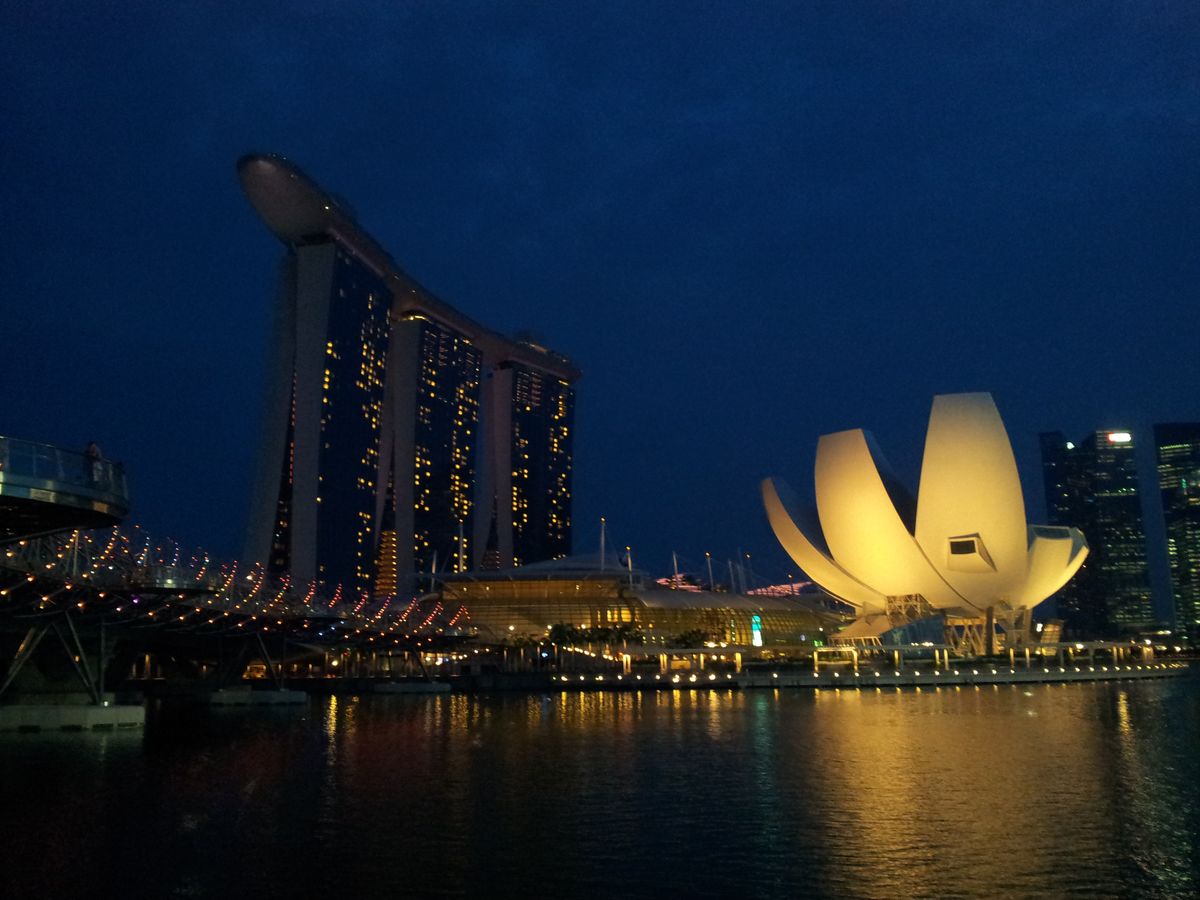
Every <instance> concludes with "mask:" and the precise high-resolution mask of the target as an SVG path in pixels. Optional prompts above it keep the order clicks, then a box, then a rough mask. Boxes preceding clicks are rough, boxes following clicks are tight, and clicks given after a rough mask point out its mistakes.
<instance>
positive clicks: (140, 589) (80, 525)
mask: <svg viewBox="0 0 1200 900" xmlns="http://www.w3.org/2000/svg"><path fill="white" fill-rule="evenodd" d="M127 510H128V500H127V495H126V491H125V479H124V473H123V472H122V471H121V469H120V466H119V465H118V464H116V463H112V462H109V461H106V460H99V459H97V458H95V457H94V456H88V455H86V454H78V453H72V452H70V451H64V450H61V449H58V448H53V447H49V446H47V445H33V444H28V443H26V442H16V441H12V440H11V439H7V438H0V645H3V647H2V649H3V650H4V651H5V652H4V653H3V656H4V657H5V658H6V659H7V660H8V665H7V668H6V670H5V668H4V667H0V673H3V674H0V695H3V694H4V692H5V690H6V689H7V688H8V687H9V686H10V685H11V684H12V682H13V680H14V679H15V678H16V677H17V675H18V674H19V673H20V672H21V670H22V668H23V667H24V666H25V663H26V662H28V661H29V660H30V659H31V658H33V657H34V655H35V653H37V651H38V647H39V646H40V645H42V644H43V642H44V641H45V639H46V638H47V637H52V638H53V639H54V640H51V641H49V644H51V645H52V644H54V643H58V644H60V645H61V649H62V650H64V651H65V655H64V654H56V656H58V658H59V659H60V660H61V659H63V658H64V657H65V659H67V660H69V662H70V664H71V667H73V669H74V674H75V675H77V676H78V677H79V680H80V681H82V682H83V684H84V686H85V687H86V688H87V691H88V693H89V694H90V695H91V696H92V699H93V700H94V701H97V702H98V701H99V698H100V696H101V694H103V692H104V689H105V677H104V672H105V669H107V670H108V671H109V672H110V673H114V674H117V675H120V677H122V678H123V677H124V675H123V674H121V673H124V672H126V671H128V670H129V668H130V662H131V660H134V659H136V658H139V657H145V658H147V659H148V658H149V656H148V654H151V653H153V654H155V655H156V656H157V657H158V658H170V659H172V660H175V661H176V662H177V663H178V664H179V665H178V666H176V670H178V669H179V668H180V667H182V668H184V669H189V670H190V671H192V672H193V673H194V672H196V671H200V672H203V673H204V677H206V678H209V679H210V680H212V679H215V681H216V682H217V683H218V684H222V683H230V682H232V681H235V680H240V679H241V677H242V674H243V672H244V671H245V669H246V666H247V662H248V661H252V660H255V659H257V660H262V661H264V662H265V663H266V668H267V671H268V674H269V675H270V677H272V678H278V679H279V680H280V682H282V679H283V677H284V667H283V661H284V660H287V659H289V658H290V659H292V660H295V659H297V658H300V659H303V658H305V656H306V655H307V656H308V657H309V658H311V657H313V656H319V657H320V658H321V659H323V660H327V659H328V658H329V656H330V654H331V653H333V654H336V655H337V656H338V657H341V656H344V657H346V658H347V659H348V660H349V659H353V660H355V661H359V662H361V660H362V659H364V658H367V657H369V658H371V659H378V658H380V657H388V656H389V655H390V656H394V655H396V654H400V655H405V654H410V653H415V654H416V656H417V657H418V659H419V654H420V652H421V651H426V650H431V649H437V648H440V647H446V646H453V645H455V644H457V643H461V642H463V641H465V640H469V639H470V638H471V637H472V636H473V630H472V629H471V627H470V622H469V615H468V614H467V611H466V610H465V609H464V608H463V607H461V606H457V605H451V606H446V605H444V604H443V602H442V600H441V598H440V596H439V595H437V594H426V595H419V596H411V597H405V596H375V595H373V594H371V593H367V592H362V593H358V594H351V593H350V592H347V591H345V590H343V588H342V587H341V586H338V587H336V588H335V589H334V590H333V591H328V590H324V589H322V587H320V586H318V585H317V584H293V583H292V581H291V579H290V578H289V577H287V576H286V575H285V576H278V575H274V574H271V573H269V572H267V571H266V570H265V568H264V567H263V566H262V565H257V564H256V565H250V566H245V565H242V564H240V563H238V562H236V561H220V560H216V559H213V558H212V557H211V556H210V555H209V554H208V553H205V552H204V551H200V550H188V549H185V548H183V547H181V546H179V545H178V544H177V543H175V542H173V541H169V540H156V539H154V538H153V537H152V536H151V535H150V534H148V533H147V532H146V531H145V530H143V529H142V528H140V527H139V526H136V525H134V526H124V525H121V524H119V523H120V521H121V519H122V518H123V517H124V516H125V514H126V513H127ZM70 523H74V524H75V525H76V526H77V527H70V528H64V527H63V526H64V525H68V524H70ZM105 526H107V527H105ZM289 654H290V656H289ZM45 655H46V654H45V652H43V653H42V656H43V657H44V656H45ZM275 663H278V666H276V665H275ZM334 665H337V663H336V662H335V663H334ZM110 683H111V682H110Z"/></svg>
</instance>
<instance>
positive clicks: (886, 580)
mask: <svg viewBox="0 0 1200 900" xmlns="http://www.w3.org/2000/svg"><path fill="white" fill-rule="evenodd" d="M815 486H816V505H817V509H816V513H817V516H816V518H817V519H818V520H819V525H815V524H812V523H809V524H806V527H807V528H808V534H807V535H806V534H805V532H804V531H802V530H801V529H800V527H798V526H797V524H796V522H795V520H794V518H793V516H792V514H791V512H790V511H789V510H788V509H787V508H786V506H785V504H784V501H783V499H782V497H781V496H780V490H779V488H778V487H777V486H776V485H775V483H773V482H772V481H771V480H770V479H768V480H766V481H764V482H763V484H762V492H763V503H764V506H765V507H766V511H767V518H768V519H769V520H770V523H771V528H772V529H773V530H774V532H775V536H776V537H777V538H778V539H779V542H780V543H781V544H782V545H783V548H784V549H785V550H786V551H787V552H788V554H789V555H790V556H791V557H792V559H794V560H795V561H796V563H797V564H798V565H799V566H800V567H801V568H802V569H803V570H804V571H805V572H806V573H807V574H808V576H809V577H810V578H812V579H813V580H814V581H816V582H817V583H818V584H820V585H821V586H822V587H824V588H825V589H826V590H827V591H829V592H830V593H831V594H833V595H834V596H837V597H840V598H841V599H843V600H845V601H847V602H848V603H851V604H852V605H854V606H857V607H859V608H861V609H864V610H866V611H871V610H880V609H883V608H885V607H886V603H887V598H888V597H901V596H905V595H911V594H920V595H921V596H922V597H924V598H925V600H926V601H928V602H929V604H930V605H931V606H933V607H935V608H938V609H947V610H951V609H961V610H964V611H966V612H972V611H973V612H982V611H984V610H986V609H987V608H988V607H997V608H999V609H1002V610H1004V609H1008V610H1017V609H1023V608H1030V607H1033V606H1036V605H1037V604H1038V603H1040V602H1041V601H1042V600H1044V599H1045V598H1046V597H1048V596H1050V595H1051V594H1052V593H1054V592H1055V591H1056V590H1058V589H1059V588H1061V587H1062V586H1063V585H1064V584H1066V582H1067V581H1068V580H1069V579H1070V578H1071V576H1072V575H1074V574H1075V572H1076V571H1078V569H1079V567H1080V565H1082V564H1083V560H1084V558H1085V557H1086V556H1087V542H1086V541H1085V540H1084V537H1083V535H1082V534H1081V533H1080V532H1079V531H1078V530H1077V529H1074V528H1049V527H1046V526H1033V527H1029V526H1027V525H1026V523H1025V503H1024V500H1023V498H1022V495H1021V483H1020V479H1019V477H1018V475H1017V464H1016V460H1015V459H1014V458H1013V453H1012V448H1011V446H1010V445H1009V442H1008V435H1007V433H1006V432H1005V430H1004V423H1003V422H1002V421H1001V420H1000V414H999V412H998V411H997V410H996V405H995V403H994V402H993V401H992V398H991V395H990V394H982V393H978V394H945V395H941V396H938V397H935V398H934V401H933V410H932V412H931V414H930V418H929V429H928V432H927V434H926V439H925V456H924V459H923V461H922V465H921V486H920V492H919V495H918V498H917V501H916V503H915V504H914V503H913V501H912V500H911V498H910V497H909V496H908V494H907V492H906V491H905V490H904V488H903V486H902V485H900V483H899V481H898V480H897V479H896V478H895V476H894V475H892V474H891V471H890V469H889V468H888V467H887V464H886V462H885V461H884V459H883V457H882V455H881V454H880V453H879V451H878V449H876V447H875V445H874V442H873V440H872V439H871V437H870V436H869V435H868V434H867V433H866V432H863V431H861V430H854V431H842V432H838V433H837V434H829V435H824V436H823V437H821V439H820V441H819V442H818V444H817V461H816V485H815Z"/></svg>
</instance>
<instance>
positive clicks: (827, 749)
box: [0, 683, 1200, 898]
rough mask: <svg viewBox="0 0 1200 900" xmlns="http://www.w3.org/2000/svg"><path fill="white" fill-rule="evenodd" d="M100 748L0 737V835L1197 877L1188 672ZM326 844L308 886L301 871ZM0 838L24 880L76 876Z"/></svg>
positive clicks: (514, 699)
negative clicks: (118, 830)
mask: <svg viewBox="0 0 1200 900" xmlns="http://www.w3.org/2000/svg"><path fill="white" fill-rule="evenodd" d="M1189 691H1190V693H1189ZM78 737H79V736H73V739H72V741H71V742H69V746H70V747H71V748H75V747H76V744H75V740H76V739H78ZM121 738H123V736H122V735H119V734H118V735H113V736H112V741H113V742H112V745H111V748H110V749H109V750H108V751H107V752H99V751H98V750H97V746H96V744H95V743H93V744H89V745H86V749H85V750H83V751H82V752H75V751H72V753H71V754H68V753H67V752H66V751H65V750H64V747H65V746H66V745H67V742H65V741H64V745H63V746H62V747H58V748H57V749H56V747H55V745H53V744H50V743H46V742H42V743H39V744H38V750H37V753H36V754H34V753H31V752H30V751H27V750H24V749H22V748H24V747H25V746H26V745H25V744H23V743H21V742H20V741H17V742H15V743H13V742H6V741H5V740H0V778H2V777H3V776H4V774H5V773H8V774H9V776H10V777H9V778H8V780H7V781H4V782H0V787H3V788H4V793H3V794H2V796H4V797H5V803H4V804H0V829H2V828H8V829H9V831H8V832H3V831H2V830H0V833H9V834H22V835H32V836H34V838H35V839H36V840H37V841H39V842H43V843H47V846H49V845H50V844H52V843H53V842H54V841H56V840H59V839H60V837H61V835H62V834H65V833H69V834H70V836H71V838H72V843H86V841H87V840H88V839H89V836H93V835H96V834H97V833H98V830H99V831H102V829H103V827H104V823H105V822H107V821H119V822H136V824H137V830H136V834H137V841H136V842H135V843H136V851H137V859H144V858H145V857H146V856H147V855H149V856H150V857H155V858H162V859H170V860H173V861H174V860H177V859H180V860H185V859H186V857H187V853H188V852H190V850H189V849H188V848H192V847H196V846H202V847H203V848H204V850H205V855H204V857H203V862H202V863H199V862H193V863H192V864H188V865H183V864H179V865H177V864H176V863H175V862H172V864H171V865H170V866H167V867H164V868H162V871H161V872H159V871H158V870H154V872H152V873H151V874H150V875H148V876H147V877H148V878H150V879H151V881H148V882H147V884H146V891H147V893H148V894H153V895H156V896H172V895H176V894H179V895H188V896H222V895H223V894H227V895H229V896H234V895H237V894H238V891H239V889H240V888H243V887H244V884H243V883H242V882H241V881H238V880H236V877H235V876H237V873H238V872H241V871H244V870H245V869H244V867H245V866H249V867H250V870H252V871H253V872H255V873H258V876H257V877H259V878H261V879H262V883H263V884H269V885H271V890H272V891H275V892H276V893H280V894H281V895H283V894H290V895H293V896H309V895H313V894H314V893H316V894H319V895H322V896H323V895H337V896H340V895H342V894H347V895H349V894H353V895H356V896H378V895H380V890H381V887H380V886H384V889H387V890H391V889H392V888H394V886H395V885H396V883H397V882H396V878H397V875H396V872H397V858H398V851H397V848H403V851H402V853H401V854H400V858H401V859H402V861H403V863H404V876H403V877H404V889H405V890H407V891H409V892H410V893H411V894H413V895H419V896H425V895H479V894H482V893H487V894H489V895H493V896H515V895H527V894H529V893H530V892H531V887H530V885H531V883H533V882H536V891H534V892H537V893H543V894H546V895H548V896H577V895H587V896H607V895H608V894H610V893H613V892H614V891H615V890H617V888H614V885H617V886H618V887H619V893H620V894H621V895H622V896H628V897H647V898H649V897H656V898H657V897H660V896H746V897H751V896H779V897H796V896H826V897H828V896H838V897H841V896H865V897H874V896H886V897H895V896H969V897H974V896H1057V895H1061V894H1064V893H1074V894H1076V895H1080V896H1163V897H1174V896H1181V897H1182V896H1195V895H1196V894H1197V890H1196V889H1197V880H1196V873H1197V872H1198V871H1200V865H1198V863H1200V858H1198V856H1197V846H1198V845H1200V827H1198V824H1197V820H1196V819H1195V816H1194V813H1193V812H1192V810H1193V809H1194V808H1196V807H1197V806H1200V796H1198V793H1197V785H1198V784H1200V761H1198V760H1197V758H1196V757H1197V754H1196V752H1195V748H1196V746H1198V745H1200V700H1198V699H1197V693H1196V689H1195V687H1194V686H1193V687H1191V688H1188V687H1186V686H1181V685H1171V684H1165V683H1158V684H1149V683H1134V684H1105V685H1056V686H1050V685H1028V686H987V687H982V688H974V687H971V688H962V689H958V690H955V689H943V690H936V689H933V688H926V689H923V690H921V691H919V692H918V691H913V690H895V689H882V690H879V689H875V688H870V689H866V690H862V691H855V690H849V689H842V690H837V691H834V690H827V691H818V692H813V691H801V690H781V689H771V690H763V691H746V692H735V691H728V692H719V691H713V692H708V691H696V692H693V691H661V692H653V693H650V692H648V693H616V692H613V693H594V692H589V693H576V694H572V693H566V692H564V693H558V692H547V693H542V694H530V695H524V694H497V695H492V696H485V695H474V696H471V695H452V696H438V697H433V696H408V697H406V696H393V697H382V696H380V697H365V698H362V699H356V698H352V697H345V696H340V697H328V698H323V699H320V700H314V701H313V702H312V703H311V705H310V706H308V707H306V708H304V709H287V710H275V711H265V710H254V711H245V712H233V713H231V714H227V715H221V716H214V717H212V718H211V719H208V720H203V719H201V718H200V717H196V716H187V717H180V718H179V719H178V720H177V721H176V722H175V724H174V725H173V726H172V725H164V724H156V723H154V722H151V723H150V725H148V727H147V729H146V734H145V738H144V746H143V743H142V738H141V737H140V736H139V737H138V738H137V743H136V745H133V746H131V747H127V748H125V747H123V741H122V740H121ZM6 751H7V755H4V754H5V753H6ZM14 773H17V774H14ZM31 773H32V774H31ZM18 774H19V777H17V775H18ZM48 784H53V785H56V786H57V787H56V789H55V791H57V793H56V792H55V791H47V789H46V785H48ZM89 792H90V793H89ZM60 795H61V797H63V798H73V799H71V800H70V805H69V809H68V807H66V806H63V805H62V803H59V804H58V805H56V797H59V796H60ZM80 797H87V798H90V800H88V801H87V802H80V800H79V799H78V798H80ZM147 798H154V801H153V802H149V803H148V802H147ZM64 802H66V801H64ZM68 811H69V812H70V815H68V814H67V813H68ZM81 815H82V817H83V818H82V819H80V821H79V823H78V827H74V828H73V829H71V830H70V831H69V832H64V825H63V823H64V822H66V821H72V822H73V821H75V819H76V818H79V817H80V816H81ZM6 816H7V818H6ZM73 817H74V818H73ZM84 820H86V821H84ZM181 829H183V831H181ZM130 833H133V832H132V831H131V832H130ZM176 838H178V842H176V843H173V841H174V840H175V839H176ZM350 844H352V845H353V846H354V848H355V852H353V853H351V854H348V855H339V856H338V860H337V864H336V865H334V866H330V867H329V868H328V877H327V878H325V880H324V881H321V880H320V879H321V878H323V877H325V876H324V875H322V874H321V873H322V872H324V871H325V870H324V869H322V868H321V867H317V869H314V868H313V867H311V866H305V865H298V864H297V860H308V859H321V858H324V857H327V855H328V853H329V852H330V848H332V847H341V846H348V845H350ZM122 846H123V845H122ZM281 848H286V852H281ZM93 852H94V853H95V854H96V855H95V856H93V857H92V858H93V859H96V860H99V859H101V858H102V856H101V854H111V853H113V852H114V851H113V844H112V842H111V841H101V842H98V843H96V844H95V846H94V848H93ZM116 852H117V853H118V855H119V854H120V852H121V851H120V849H119V848H118V850H117V851H116ZM131 852H132V851H131ZM13 856H15V857H18V858H17V859H15V860H12V861H10V863H9V865H10V868H9V870H8V871H7V872H6V877H16V878H17V879H18V881H17V883H21V884H25V885H28V886H31V890H29V891H26V892H24V893H26V894H28V895H31V896H32V895H35V894H37V891H34V890H32V887H36V886H39V885H40V886H41V887H42V888H48V887H53V886H55V885H57V887H58V888H60V889H59V890H48V889H45V890H42V891H41V894H42V895H45V896H70V895H72V894H73V893H74V894H79V893H84V892H86V890H85V889H86V887H87V885H82V884H76V883H75V882H69V883H68V882H67V881H63V880H61V879H60V880H59V881H58V882H54V881H53V880H52V879H49V878H48V876H46V875H45V874H43V872H44V868H45V867H42V868H41V869H36V870H35V869H34V868H33V865H34V862H33V861H32V858H31V861H30V862H29V863H28V864H26V860H25V858H24V857H23V856H21V855H20V854H13ZM212 859H222V860H226V859H228V860H231V862H230V863H229V864H228V865H222V866H213V865H212V864H211V860H212ZM118 861H119V863H120V865H119V866H117V867H116V868H115V869H114V871H121V872H125V871H126V870H127V869H128V867H129V866H130V865H134V864H135V863H136V860H135V859H134V858H133V857H129V858H125V857H120V859H119V860H118ZM410 861H411V864H409V863H410ZM14 865H15V866H16V867H17V868H20V867H21V866H24V868H20V872H19V874H18V875H11V873H12V872H14V871H16V869H14V868H13V866H14ZM239 866H241V867H243V868H239ZM180 873H183V875H186V883H185V882H181V881H180V880H179V878H180V877H182V875H181V874H180ZM226 877H228V883H225V882H224V881H222V879H224V878H226ZM39 879H40V880H39ZM531 879H532V881H531ZM276 889H278V890H277V891H276ZM268 893H271V891H268Z"/></svg>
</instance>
